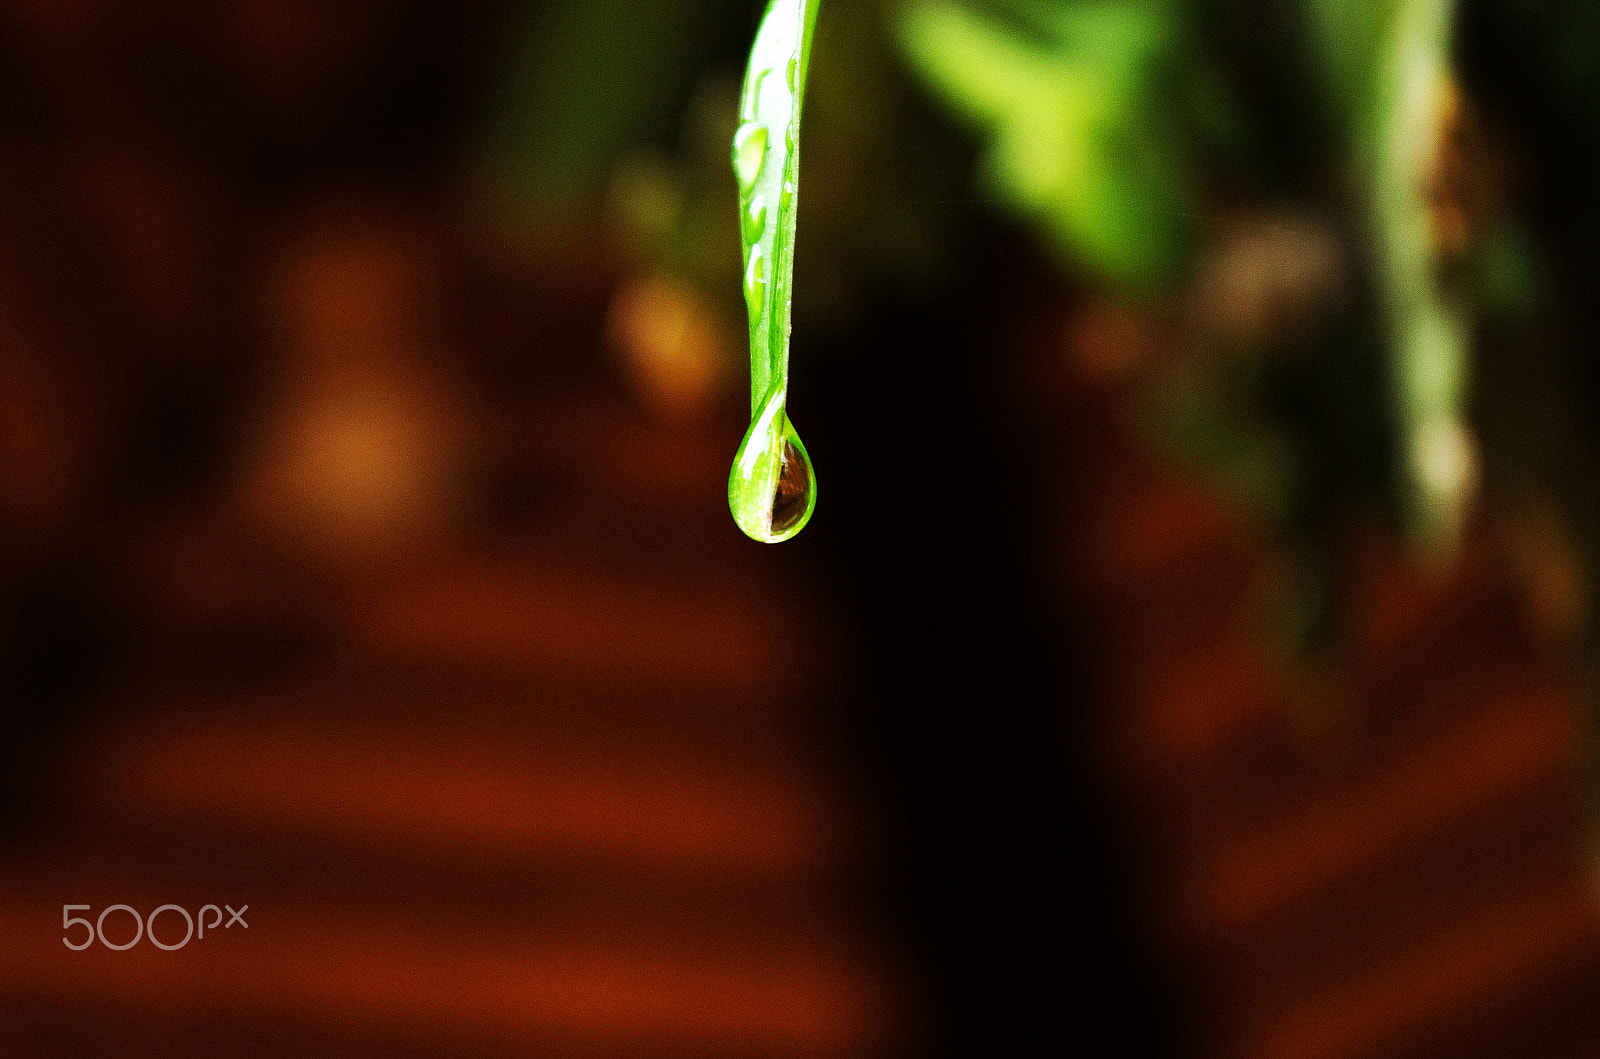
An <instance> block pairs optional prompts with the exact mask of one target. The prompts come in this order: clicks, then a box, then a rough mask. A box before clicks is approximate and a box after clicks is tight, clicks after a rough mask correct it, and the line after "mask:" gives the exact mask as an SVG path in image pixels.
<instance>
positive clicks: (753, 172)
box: [733, 121, 767, 195]
mask: <svg viewBox="0 0 1600 1059" xmlns="http://www.w3.org/2000/svg"><path fill="white" fill-rule="evenodd" d="M766 159H767V127H766V126H765V125H763V124H761V123H760V122H758V121H747V122H745V123H744V124H743V125H741V126H739V131H738V132H736V133H734V136H733V174H734V176H735V177H737V178H738V180H739V192H740V194H741V195H748V194H749V193H750V189H751V188H752V187H754V186H755V182H756V177H758V176H760V175H761V164H762V163H763V162H765V161H766Z"/></svg>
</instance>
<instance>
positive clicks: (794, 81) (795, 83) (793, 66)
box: [788, 55, 800, 92]
mask: <svg viewBox="0 0 1600 1059" xmlns="http://www.w3.org/2000/svg"><path fill="white" fill-rule="evenodd" d="M788 81H789V91H791V92H799V91H800V56H798V55H792V56H790V57H789V70H788Z"/></svg>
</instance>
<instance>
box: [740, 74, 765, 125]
mask: <svg viewBox="0 0 1600 1059" xmlns="http://www.w3.org/2000/svg"><path fill="white" fill-rule="evenodd" d="M771 72H772V71H771V70H770V69H768V68H766V67H762V68H761V69H760V70H758V71H756V76H755V79H754V80H752V81H750V82H749V83H747V84H746V85H745V89H744V100H743V102H742V103H741V104H740V108H741V111H742V112H743V113H745V114H753V113H755V110H756V107H757V106H758V105H760V103H761V85H762V83H763V82H764V81H766V79H767V75H768V74H769V73H771Z"/></svg>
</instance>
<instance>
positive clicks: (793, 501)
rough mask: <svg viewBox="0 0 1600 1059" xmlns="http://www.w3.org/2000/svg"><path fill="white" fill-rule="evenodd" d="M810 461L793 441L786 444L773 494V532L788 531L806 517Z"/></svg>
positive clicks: (775, 533)
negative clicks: (776, 485)
mask: <svg viewBox="0 0 1600 1059" xmlns="http://www.w3.org/2000/svg"><path fill="white" fill-rule="evenodd" d="M811 481H812V474H811V463H810V461H809V460H807V459H806V455H805V453H804V452H802V451H801V450H800V449H799V448H798V447H796V445H795V443H794V442H792V441H785V442H784V443H783V467H782V469H781V470H779V472H778V487H777V488H776V489H774V490H773V493H772V534H773V536H777V535H779V534H782V533H787V532H789V531H790V530H792V529H794V528H795V527H796V526H798V525H799V524H800V522H801V521H802V520H803V519H804V518H805V517H806V509H807V508H808V507H809V506H810V502H811Z"/></svg>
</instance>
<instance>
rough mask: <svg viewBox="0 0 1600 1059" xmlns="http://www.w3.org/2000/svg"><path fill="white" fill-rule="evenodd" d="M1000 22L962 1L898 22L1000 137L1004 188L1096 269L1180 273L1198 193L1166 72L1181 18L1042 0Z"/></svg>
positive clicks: (1158, 277)
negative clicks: (1189, 201) (1171, 113)
mask: <svg viewBox="0 0 1600 1059" xmlns="http://www.w3.org/2000/svg"><path fill="white" fill-rule="evenodd" d="M1027 15H1028V17H1027V19H1026V21H1027V23H1029V24H1030V25H1029V28H1031V29H1033V30H1034V31H1035V32H1033V33H1025V32H1023V31H1022V28H1021V27H1017V28H1012V27H1008V26H1005V25H1002V24H1001V23H1000V22H999V21H998V20H997V19H996V18H994V17H992V16H989V15H982V14H978V13H976V12H974V11H972V10H969V9H968V8H966V7H964V6H960V5H958V4H955V3H949V2H943V0H935V2H929V3H918V4H915V5H913V6H911V7H910V8H909V9H908V10H907V11H906V13H905V14H904V16H903V17H902V19H901V21H900V24H899V30H900V35H901V40H902V43H903V46H904V48H905V50H906V52H907V54H908V55H909V57H910V59H911V61H912V64H913V65H914V66H915V67H916V68H917V69H918V70H919V71H920V72H921V73H922V75H923V77H924V78H925V79H926V80H927V81H928V83H929V84H930V85H931V86H932V87H933V89H934V90H935V91H936V92H937V93H938V94H939V95H940V96H941V97H942V98H943V99H944V100H945V102H946V103H947V104H948V105H950V106H951V107H952V108H953V109H954V110H956V111H957V112H958V113H959V114H961V115H962V116H963V117H965V118H966V119H967V120H968V121H970V122H972V123H973V124H975V125H977V126H978V127H979V128H981V129H982V130H984V131H985V132H986V133H987V134H988V136H989V138H990V146H989V150H988V153H987V156H986V163H987V166H988V169H989V174H990V177H991V178H992V180H993V182H994V185H995V187H996V189H997V191H998V192H999V193H1000V194H1001V195H1002V196H1003V197H1004V198H1005V200H1006V201H1007V202H1008V203H1009V204H1010V205H1012V206H1013V207H1015V208H1017V209H1019V210H1021V211H1022V212H1024V213H1026V214H1027V215H1029V216H1030V217H1032V218H1034V219H1035V220H1037V221H1038V222H1039V223H1040V224H1041V225H1042V226H1043V227H1044V228H1045V230H1046V231H1047V232H1048V233H1049V234H1050V235H1051V236H1052V237H1054V239H1055V240H1056V241H1057V242H1058V244H1059V245H1060V246H1061V248H1062V249H1063V250H1065V251H1066V253H1067V254H1068V255H1069V256H1070V257H1072V258H1073V259H1074V260H1076V261H1077V262H1079V263H1080V264H1081V265H1082V266H1084V267H1085V268H1086V269H1087V270H1088V271H1090V272H1091V273H1093V274H1095V275H1096V276H1098V277H1100V278H1102V279H1104V280H1108V281H1110V282H1113V283H1117V284H1122V285H1127V286H1131V287H1135V288H1143V289H1151V288H1154V287H1158V286H1160V285H1162V284H1164V283H1168V282H1170V281H1171V280H1172V279H1173V278H1174V276H1175V274H1176V272H1177V270H1178V267H1179V265H1180V264H1181V259H1182V257H1183V251H1184V249H1185V244H1186V241H1187V235H1188V231H1187V229H1188V223H1187V212H1188V211H1187V210H1186V208H1185V199H1186V194H1187V192H1186V189H1185V187H1184V182H1183V174H1182V172H1181V169H1180V166H1179V164H1178V161H1177V155H1178V153H1179V152H1178V151H1177V150H1176V146H1175V141H1174V138H1173V132H1174V130H1173V129H1172V128H1171V126H1170V123H1169V120H1168V119H1167V117H1166V114H1165V108H1164V105H1163V104H1164V100H1163V96H1162V93H1161V91H1160V83H1161V71H1162V70H1163V69H1165V68H1167V67H1168V66H1169V64H1170V63H1171V62H1172V61H1173V59H1174V52H1175V47H1174V25H1173V20H1172V18H1171V17H1170V16H1169V14H1168V11H1167V9H1166V8H1165V7H1164V6H1161V5H1158V4H1155V3H1100V2H1089V3H1075V4H1069V5H1064V6H1060V7H1043V6H1030V7H1029V8H1028V9H1027Z"/></svg>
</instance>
